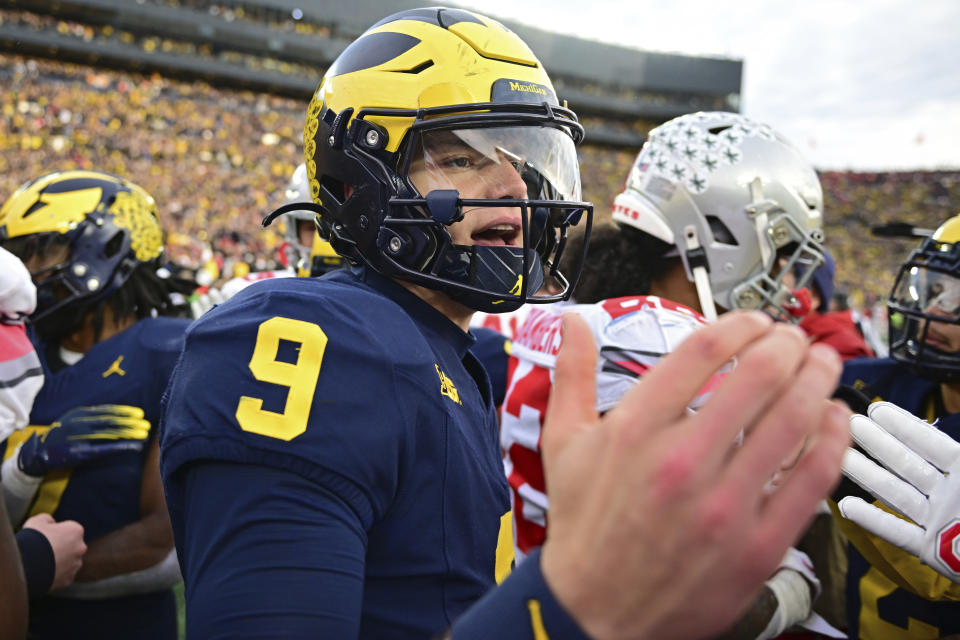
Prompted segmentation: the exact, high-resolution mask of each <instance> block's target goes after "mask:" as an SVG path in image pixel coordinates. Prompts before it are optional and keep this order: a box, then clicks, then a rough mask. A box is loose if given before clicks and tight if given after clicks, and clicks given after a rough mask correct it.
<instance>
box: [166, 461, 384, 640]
mask: <svg viewBox="0 0 960 640" xmlns="http://www.w3.org/2000/svg"><path fill="white" fill-rule="evenodd" d="M183 482H184V483H185V485H186V489H187V494H186V495H187V499H186V501H185V503H184V510H183V514H184V518H185V521H186V522H187V523H189V526H188V527H186V528H185V530H184V533H183V534H182V535H183V536H184V537H182V538H181V539H179V540H178V541H177V547H178V548H179V549H181V550H186V554H182V555H181V558H180V561H181V565H182V566H183V568H184V579H185V581H186V583H187V584H188V585H190V588H189V589H188V590H187V592H186V598H187V602H186V609H187V611H188V612H189V616H188V618H187V637H190V638H211V639H214V638H224V639H226V638H291V639H294V640H295V639H297V638H355V637H357V636H358V631H359V629H360V612H361V604H362V600H363V580H364V554H365V550H366V533H365V531H364V529H363V527H362V525H361V523H360V521H359V518H358V517H357V515H356V513H355V512H354V510H353V509H352V508H351V507H350V506H349V505H347V504H346V503H345V502H344V501H343V500H342V499H340V498H339V497H338V496H336V495H335V494H334V493H332V492H330V491H328V490H326V489H324V488H323V487H321V486H320V485H318V484H317V483H315V482H312V481H310V480H308V479H306V478H304V477H303V476H301V475H298V474H296V473H292V472H290V471H286V470H282V469H275V468H271V467H266V466H256V465H241V464H236V463H225V462H214V461H204V462H197V463H195V464H193V465H191V466H190V467H189V469H187V470H186V471H185V472H184V479H183ZM224 496H230V498H229V500H225V499H224ZM264 585H271V586H270V588H269V589H265V588H264Z"/></svg>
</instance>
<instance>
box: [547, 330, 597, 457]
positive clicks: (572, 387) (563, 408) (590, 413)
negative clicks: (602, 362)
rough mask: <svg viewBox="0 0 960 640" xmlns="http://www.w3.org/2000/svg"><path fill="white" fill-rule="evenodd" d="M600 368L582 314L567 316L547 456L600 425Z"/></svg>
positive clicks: (550, 410)
mask: <svg viewBox="0 0 960 640" xmlns="http://www.w3.org/2000/svg"><path fill="white" fill-rule="evenodd" d="M596 368H597V347H596V344H595V343H594V340H593V334H592V333H591V332H590V328H589V327H588V326H587V323H586V322H585V321H584V319H583V318H581V317H580V316H579V315H577V314H575V313H565V314H564V315H563V342H562V343H561V345H560V353H559V354H558V355H557V366H556V369H555V372H554V381H553V390H552V391H551V392H550V400H549V402H548V403H547V415H546V416H545V418H544V422H543V436H542V439H541V446H542V448H543V452H544V455H545V456H549V455H552V452H553V451H556V450H560V449H562V448H563V447H564V446H565V444H566V443H567V442H568V441H569V439H570V438H571V437H572V436H573V435H574V434H576V433H577V432H578V431H580V430H581V429H583V428H585V427H586V426H588V425H591V424H593V423H595V422H596V420H597V411H596V406H597V402H596V395H597V388H596V381H595V376H596Z"/></svg>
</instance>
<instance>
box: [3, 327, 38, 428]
mask: <svg viewBox="0 0 960 640" xmlns="http://www.w3.org/2000/svg"><path fill="white" fill-rule="evenodd" d="M42 386H43V370H42V369H41V368H40V360H38V359H37V354H36V352H34V350H33V345H32V344H30V340H29V338H27V333H26V331H25V330H24V328H23V325H22V324H3V323H0V442H3V441H4V440H6V439H7V437H8V436H9V435H10V434H11V433H13V432H14V431H16V430H17V429H22V428H24V427H25V426H27V421H28V420H29V418H30V409H31V408H32V407H33V399H34V398H35V397H36V395H37V393H38V392H39V391H40V387H42Z"/></svg>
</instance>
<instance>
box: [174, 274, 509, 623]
mask: <svg viewBox="0 0 960 640" xmlns="http://www.w3.org/2000/svg"><path fill="white" fill-rule="evenodd" d="M472 344H473V338H472V337H471V336H470V335H469V334H466V333H464V332H463V331H462V330H461V329H459V328H458V327H457V326H456V325H454V324H453V323H452V322H450V320H448V319H447V318H446V317H445V316H443V315H442V314H440V313H439V312H438V311H436V310H435V309H434V308H433V307H431V306H430V305H428V304H427V303H425V302H423V301H422V300H420V299H419V298H418V297H416V296H414V295H413V294H412V293H410V292H409V291H407V290H406V289H404V288H403V287H401V286H399V285H398V284H396V283H395V282H393V281H391V280H388V279H386V278H383V277H381V276H379V275H377V274H375V273H372V272H366V271H363V270H354V271H348V270H342V271H339V272H335V273H332V274H329V275H327V276H324V277H323V278H313V279H305V278H303V279H300V278H298V279H294V278H289V279H282V280H270V281H264V282H260V283H255V284H253V285H251V286H250V287H248V288H247V289H245V290H244V291H243V292H241V293H239V294H238V295H237V296H235V297H234V298H233V299H231V300H230V301H228V302H227V303H225V304H223V305H221V306H219V307H217V308H215V309H214V310H212V311H210V312H209V313H207V314H206V315H205V316H203V317H202V318H201V319H200V320H198V321H197V322H196V323H195V324H194V325H192V326H191V328H190V329H189V331H188V332H187V338H186V344H185V348H184V351H183V355H182V357H181V359H180V362H179V363H178V365H177V368H176V370H175V372H174V375H173V378H172V380H171V384H170V387H169V389H168V395H167V404H166V407H165V414H164V417H163V421H162V426H161V471H162V474H163V477H164V485H165V488H166V492H167V505H168V508H169V509H170V513H171V519H172V521H173V526H174V536H175V538H176V542H177V550H178V555H179V559H180V562H181V568H182V569H183V573H184V580H185V582H186V597H187V612H188V621H187V627H188V628H187V633H188V636H194V637H203V638H212V637H223V638H236V637H336V638H349V637H357V636H360V637H370V638H427V637H430V635H431V634H433V633H436V632H439V631H442V630H443V629H444V628H446V627H448V626H449V625H450V624H451V622H452V621H453V620H454V619H455V618H456V617H457V616H458V615H459V614H461V613H462V612H463V611H464V610H465V609H466V608H467V607H468V606H469V605H471V604H472V603H474V602H475V601H476V600H477V599H479V598H480V596H482V595H483V594H484V593H485V592H486V591H487V590H489V589H490V588H491V587H492V586H493V585H494V584H495V583H496V582H497V581H499V580H500V579H502V578H504V577H505V576H506V575H507V573H508V572H509V570H510V565H511V561H512V555H513V542H512V535H511V526H510V513H509V509H510V503H509V492H508V489H507V483H506V479H505V477H504V473H503V466H502V462H501V458H500V455H499V447H498V445H497V422H496V417H495V413H494V406H493V402H492V398H491V390H490V384H489V381H488V378H487V376H486V374H485V372H484V370H483V367H482V366H481V365H480V363H479V362H478V361H477V360H476V358H474V356H473V355H472V354H470V353H469V351H468V349H469V348H470V347H471V346H472Z"/></svg>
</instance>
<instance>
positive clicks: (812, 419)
mask: <svg viewBox="0 0 960 640" xmlns="http://www.w3.org/2000/svg"><path fill="white" fill-rule="evenodd" d="M733 357H736V358H737V366H736V368H735V369H734V370H733V371H732V372H731V373H730V374H729V375H728V376H727V377H726V379H725V380H724V381H723V383H722V384H721V385H720V386H719V387H718V388H717V390H716V391H715V392H714V393H713V395H712V396H711V397H710V399H709V400H708V401H707V403H706V404H705V405H704V406H703V407H702V408H701V409H700V410H699V411H698V412H697V413H696V414H694V415H690V414H688V412H687V411H686V407H687V405H688V404H689V403H690V400H691V398H693V397H694V396H695V395H696V394H697V392H698V391H699V390H700V388H701V387H702V386H703V385H704V384H705V383H706V382H707V380H709V378H710V377H711V376H712V375H713V373H714V372H716V371H717V370H718V369H719V368H721V367H722V366H724V365H725V364H726V363H727V362H729V361H730V359H731V358H733ZM595 362H596V353H595V348H594V346H593V340H592V338H591V335H590V332H589V330H588V329H587V327H586V325H585V324H584V323H583V321H582V320H581V319H579V318H577V317H576V316H574V315H572V314H571V315H567V316H565V320H564V338H563V347H562V350H561V353H560V359H559V361H558V363H557V369H556V383H555V387H554V391H553V394H552V395H551V398H550V407H549V409H548V414H547V419H546V423H545V425H544V429H543V438H542V449H543V456H544V467H545V476H546V482H547V491H548V493H549V495H550V535H549V536H548V538H547V541H546V544H545V545H544V548H543V552H542V557H541V565H542V569H543V573H544V576H545V578H546V580H547V583H548V584H549V585H550V587H551V589H552V590H553V591H554V593H555V595H556V597H557V598H558V600H559V601H560V602H561V603H562V604H563V605H564V606H565V607H566V608H567V610H568V611H570V612H571V614H572V615H573V616H574V618H575V619H576V620H577V621H578V622H579V623H580V625H581V626H582V627H583V629H584V630H585V631H587V633H588V634H590V635H591V636H593V637H596V638H614V637H624V638H626V637H629V638H658V639H670V638H684V639H690V638H699V637H706V636H710V635H714V634H716V633H718V632H720V631H723V630H724V629H725V628H727V627H729V626H730V625H731V624H732V623H733V622H734V621H735V620H736V619H737V618H738V617H739V616H740V615H741V614H742V613H743V611H744V610H745V609H746V608H747V607H748V606H749V605H750V603H751V601H752V600H753V599H754V597H755V596H756V595H757V593H758V592H759V590H760V589H761V587H762V585H763V583H764V581H765V580H766V579H768V578H769V577H770V576H771V574H772V573H773V572H774V570H775V569H776V567H777V565H778V563H779V561H780V559H781V558H782V557H783V554H784V551H785V550H786V549H787V547H789V546H790V545H791V544H792V543H793V542H794V541H795V540H796V539H797V538H798V537H799V536H800V534H801V533H802V531H803V530H804V528H805V527H806V526H807V524H808V522H809V520H810V518H811V517H812V514H813V512H814V510H815V508H816V506H817V504H818V503H819V502H820V500H822V499H823V498H824V497H825V496H826V495H827V494H828V492H829V490H830V489H831V487H832V486H833V485H834V484H835V483H836V482H837V480H838V479H839V474H840V462H841V458H842V456H843V451H844V450H845V448H846V446H847V444H848V442H849V435H848V428H847V416H848V415H849V412H848V411H847V410H846V409H845V408H842V407H840V406H838V405H835V404H833V403H831V402H829V401H828V400H827V398H828V397H829V396H830V394H831V392H832V391H833V388H834V387H835V386H836V382H837V378H838V376H839V372H840V361H839V359H838V357H837V356H836V354H835V353H834V352H833V351H832V350H831V349H830V348H828V347H823V346H817V345H814V346H808V344H807V340H806V338H805V337H804V335H803V334H802V332H801V331H800V330H799V329H797V328H795V327H792V326H789V325H784V324H776V325H774V324H773V323H772V322H771V321H770V319H769V318H767V317H766V316H764V315H761V314H759V313H743V312H737V313H729V314H726V315H725V316H723V318H722V319H720V320H719V321H717V322H716V323H714V324H712V325H710V326H708V327H706V328H704V329H701V330H699V331H697V332H696V333H694V334H693V335H692V336H691V337H690V338H688V339H687V340H686V341H685V342H684V343H683V344H681V345H680V346H679V347H678V348H677V350H676V351H675V352H674V353H673V354H671V355H669V356H667V357H666V358H664V359H663V360H662V361H661V362H660V363H659V364H658V365H657V366H656V367H654V369H653V370H652V371H651V372H649V373H648V374H647V375H645V376H644V377H643V378H642V379H641V380H640V382H639V383H638V384H637V386H636V387H635V388H634V389H632V390H631V391H630V392H628V393H627V394H626V395H624V397H623V399H622V400H621V402H620V404H619V405H617V406H616V407H615V408H614V409H613V410H611V411H609V412H608V413H606V414H605V415H604V416H602V417H599V416H598V415H597V413H596V411H595V410H594V408H593V407H594V406H595V404H594V393H595V391H594V389H595V386H594V371H595ZM741 429H742V430H743V431H744V433H745V438H744V441H743V445H742V446H741V447H735V446H734V441H735V440H736V439H737V435H738V433H739V432H740V431H741ZM803 441H806V442H807V445H806V447H805V449H804V453H803V454H802V456H801V457H800V459H799V461H798V462H797V464H796V465H795V466H794V467H793V468H792V469H791V470H790V471H789V472H788V473H787V474H786V475H785V477H784V478H783V479H782V483H781V485H780V486H779V488H778V489H777V490H776V491H774V492H772V493H770V492H769V491H765V486H766V485H767V484H768V481H769V479H770V478H771V476H772V475H773V474H774V472H776V471H777V470H778V468H779V467H780V465H781V461H782V460H784V459H785V458H786V457H787V456H788V454H789V453H790V452H791V451H794V450H796V449H798V448H799V445H800V443H801V442H803Z"/></svg>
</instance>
